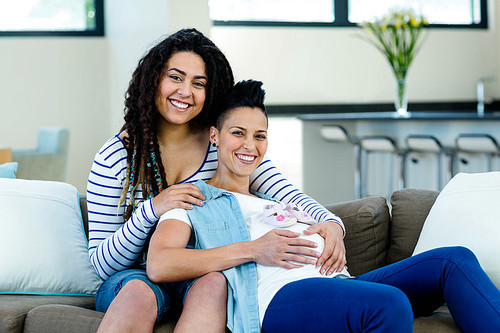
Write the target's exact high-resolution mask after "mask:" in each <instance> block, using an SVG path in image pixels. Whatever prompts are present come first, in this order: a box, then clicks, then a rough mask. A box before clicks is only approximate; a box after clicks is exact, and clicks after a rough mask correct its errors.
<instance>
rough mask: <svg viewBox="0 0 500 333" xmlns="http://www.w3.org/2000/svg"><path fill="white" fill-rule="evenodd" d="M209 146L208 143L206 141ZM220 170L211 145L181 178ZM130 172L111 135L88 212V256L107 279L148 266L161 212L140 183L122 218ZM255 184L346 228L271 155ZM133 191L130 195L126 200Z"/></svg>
mask: <svg viewBox="0 0 500 333" xmlns="http://www.w3.org/2000/svg"><path fill="white" fill-rule="evenodd" d="M207 145H208V143H207ZM216 169H217V150H216V149H215V148H213V147H212V146H210V145H208V148H207V153H206V156H205V160H204V162H203V164H202V165H201V167H200V168H199V169H198V170H197V171H196V172H195V173H194V174H193V175H192V176H190V177H189V178H187V179H185V180H184V181H183V182H189V183H194V182H196V181H197V180H200V179H201V180H205V181H206V180H209V179H210V178H212V176H213V175H214V173H215V170H216ZM126 174H127V151H126V149H125V147H124V146H123V143H122V141H121V140H120V138H119V137H118V136H115V137H113V138H111V139H110V140H109V141H108V142H106V143H105V144H104V146H103V147H102V148H101V149H100V150H99V152H98V153H97V154H96V156H95V160H94V163H93V164H92V169H91V171H90V174H89V179H88V183H87V205H88V214H89V255H90V261H91V262H92V265H93V266H94V268H95V269H96V271H97V272H98V274H99V275H100V276H101V278H103V279H107V278H108V277H110V276H111V275H113V274H114V273H116V272H118V271H121V270H124V269H126V268H130V267H131V266H132V265H133V264H134V263H136V262H138V263H139V264H144V262H145V257H144V254H143V252H144V251H143V248H144V245H145V244H146V241H147V240H148V237H149V234H150V231H151V229H152V228H153V226H154V225H155V223H156V222H157V221H158V218H159V217H158V216H156V215H155V213H154V211H153V205H152V201H151V200H146V201H144V202H143V203H142V204H139V202H140V201H142V192H141V189H140V187H139V189H138V191H137V193H136V196H135V200H136V202H137V203H138V208H137V209H136V211H135V212H134V213H133V214H132V217H131V218H130V219H129V220H128V221H126V222H125V221H123V214H124V212H125V204H122V205H121V206H120V207H118V203H119V200H120V196H121V192H122V189H123V186H124V184H125V178H126ZM251 188H252V189H254V190H257V191H259V192H262V193H266V194H269V195H271V196H272V197H274V198H276V199H278V200H280V201H283V202H286V203H289V202H294V203H296V204H297V205H298V206H300V207H301V208H302V209H303V210H304V211H306V212H308V213H309V214H311V215H312V216H313V217H314V218H315V219H316V220H317V221H320V222H329V221H335V222H337V223H339V224H340V225H341V226H342V228H344V226H343V224H342V221H341V220H340V218H339V217H338V216H336V215H334V214H332V213H331V212H329V211H328V210H326V209H325V208H323V207H322V206H321V205H320V204H318V203H317V202H316V201H314V200H313V199H311V198H309V197H308V196H307V195H305V194H304V193H302V192H300V191H299V190H298V189H297V188H295V187H294V186H293V185H292V184H290V183H289V182H288V181H287V180H286V179H285V177H283V175H282V174H281V173H279V172H278V170H277V169H276V167H274V166H273V164H272V163H271V161H270V160H268V159H267V158H265V159H264V161H263V162H262V163H261V165H259V167H258V168H257V169H256V170H255V172H254V173H253V174H252V176H251ZM129 197H130V193H129V194H128V195H127V200H128V199H129Z"/></svg>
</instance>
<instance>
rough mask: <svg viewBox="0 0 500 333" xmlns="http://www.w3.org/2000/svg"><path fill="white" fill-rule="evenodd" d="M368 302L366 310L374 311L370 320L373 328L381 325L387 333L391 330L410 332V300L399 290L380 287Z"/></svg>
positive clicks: (411, 314) (411, 312) (411, 324)
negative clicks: (373, 325) (372, 321)
mask: <svg viewBox="0 0 500 333" xmlns="http://www.w3.org/2000/svg"><path fill="white" fill-rule="evenodd" d="M380 287H381V288H379V289H378V290H377V291H376V292H374V294H373V295H371V297H370V299H371V302H368V304H367V305H366V306H367V310H368V311H370V312H371V311H374V312H372V313H373V316H372V320H374V321H375V322H376V323H374V324H375V326H378V325H383V327H385V328H386V329H388V330H387V331H388V332H389V331H390V329H391V328H395V329H396V331H398V330H399V331H401V332H404V331H406V329H408V330H409V331H410V332H411V328H412V327H413V317H414V315H413V310H412V307H411V303H410V300H409V299H408V297H407V296H406V294H405V293H404V292H403V291H401V290H400V289H398V288H396V287H392V286H387V285H384V286H380Z"/></svg>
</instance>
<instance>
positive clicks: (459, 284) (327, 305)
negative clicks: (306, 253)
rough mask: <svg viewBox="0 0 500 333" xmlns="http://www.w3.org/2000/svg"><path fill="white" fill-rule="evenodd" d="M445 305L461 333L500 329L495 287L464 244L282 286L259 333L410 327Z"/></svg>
mask: <svg viewBox="0 0 500 333" xmlns="http://www.w3.org/2000/svg"><path fill="white" fill-rule="evenodd" d="M445 302H446V303H447V305H448V308H449V310H450V313H451V315H452V316H453V318H454V320H455V322H456V324H457V325H458V327H459V328H460V329H461V330H463V331H464V332H500V292H499V290H498V289H497V288H496V287H495V285H494V284H493V283H492V282H491V280H490V279H489V278H488V276H487V275H486V273H485V272H484V271H483V270H482V268H481V267H480V265H479V262H478V261H477V259H476V257H475V255H474V254H473V253H472V252H471V251H470V250H468V249H466V248H463V247H444V248H439V249H434V250H430V251H427V252H424V253H421V254H419V255H416V256H414V257H410V258H408V259H405V260H402V261H400V262H397V263H394V264H392V265H389V266H386V267H382V268H379V269H376V270H374V271H371V272H368V273H366V274H363V275H360V276H358V277H356V278H354V279H336V278H333V279H327V278H310V279H304V280H301V281H296V282H292V283H289V284H287V285H286V286H284V287H283V288H281V289H280V291H279V292H278V293H277V294H276V295H275V297H274V298H273V300H272V301H271V303H270V304H269V307H268V309H267V311H266V314H265V316H264V322H263V325H262V328H263V332H273V333H274V332H412V327H413V318H414V317H418V316H425V315H429V314H431V313H432V312H433V311H434V310H436V309H437V308H438V307H440V306H441V305H443V304H444V303H445Z"/></svg>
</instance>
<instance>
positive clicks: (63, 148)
mask: <svg viewBox="0 0 500 333" xmlns="http://www.w3.org/2000/svg"><path fill="white" fill-rule="evenodd" d="M69 134H70V133H69V129H67V128H64V127H40V128H39V129H38V135H37V145H36V147H35V148H31V149H12V161H14V162H17V163H18V164H19V167H18V169H17V172H16V177H17V178H22V179H37V180H55V181H61V182H63V181H66V175H67V172H68V154H69V137H70V135H69Z"/></svg>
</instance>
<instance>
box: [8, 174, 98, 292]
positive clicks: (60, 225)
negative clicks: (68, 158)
mask: <svg viewBox="0 0 500 333" xmlns="http://www.w3.org/2000/svg"><path fill="white" fill-rule="evenodd" d="M0 253H2V255H0V294H13V293H14V294H23V293H26V294H44V295H46V294H49V295H53V294H55V295H68V294H69V295H94V294H95V292H96V291H97V289H98V288H99V285H100V284H101V279H100V278H99V276H98V275H97V273H96V272H95V270H94V268H93V267H92V265H91V264H90V260H89V256H88V245H87V239H86V237H85V233H84V229H83V223H82V217H81V212H80V204H79V198H78V191H77V190H76V188H75V187H74V186H72V185H69V184H66V183H60V182H52V181H37V180H24V179H0Z"/></svg>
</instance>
